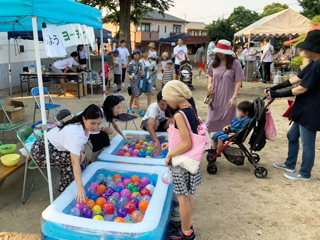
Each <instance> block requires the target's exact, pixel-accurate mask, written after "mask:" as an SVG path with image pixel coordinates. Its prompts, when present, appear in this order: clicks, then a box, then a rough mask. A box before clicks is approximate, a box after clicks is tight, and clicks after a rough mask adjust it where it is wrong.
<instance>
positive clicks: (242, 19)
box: [228, 6, 260, 31]
mask: <svg viewBox="0 0 320 240" xmlns="http://www.w3.org/2000/svg"><path fill="white" fill-rule="evenodd" d="M259 18H260V17H259V14H258V13H257V12H255V11H251V10H249V9H246V8H245V7H243V6H239V7H237V8H235V9H234V10H233V13H231V15H230V16H229V18H228V19H229V21H230V23H231V24H232V25H233V27H234V28H236V30H238V31H239V30H241V29H243V28H245V27H247V26H249V25H250V24H252V23H254V22H256V21H258V20H259Z"/></svg>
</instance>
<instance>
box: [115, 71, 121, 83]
mask: <svg viewBox="0 0 320 240" xmlns="http://www.w3.org/2000/svg"><path fill="white" fill-rule="evenodd" d="M114 83H115V84H117V85H121V74H114Z"/></svg>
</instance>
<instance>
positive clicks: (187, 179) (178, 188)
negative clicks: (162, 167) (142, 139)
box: [162, 80, 202, 240]
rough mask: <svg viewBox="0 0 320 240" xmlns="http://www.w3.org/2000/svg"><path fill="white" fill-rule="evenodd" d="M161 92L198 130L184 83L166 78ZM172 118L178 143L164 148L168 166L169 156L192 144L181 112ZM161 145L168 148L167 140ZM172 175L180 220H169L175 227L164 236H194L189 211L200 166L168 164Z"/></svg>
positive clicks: (198, 179) (186, 148)
mask: <svg viewBox="0 0 320 240" xmlns="http://www.w3.org/2000/svg"><path fill="white" fill-rule="evenodd" d="M162 96H163V99H164V100H166V101H167V104H168V105H169V106H170V107H171V108H172V109H177V110H180V111H182V112H183V113H184V114H185V115H186V117H187V119H188V122H189V124H190V127H191V130H192V132H193V133H195V134H198V116H197V112H196V109H195V108H194V107H193V106H192V105H191V104H190V103H189V102H188V99H191V97H192V94H191V91H190V89H189V88H188V87H187V85H185V84H184V83H182V82H181V81H177V80H173V81H170V82H168V83H167V84H166V85H165V86H164V88H163V90H162ZM174 120H175V122H176V125H177V128H178V129H179V132H180V135H181V139H182V143H181V144H180V145H179V146H178V147H176V148H175V149H173V150H170V151H169V152H168V154H167V157H166V160H165V162H166V165H167V166H169V167H172V162H171V161H172V157H174V156H177V155H181V154H183V153H185V152H186V151H188V150H189V149H190V148H191V147H192V142H191V138H190V134H189V131H188V128H187V124H186V122H185V119H184V116H183V115H182V114H181V113H180V112H178V111H176V114H175V115H174ZM165 149H168V143H166V144H163V147H162V150H165ZM172 175H173V192H174V194H175V195H176V196H177V199H178V201H179V206H180V218H181V222H175V223H173V222H171V223H170V226H169V227H170V228H171V229H175V230H174V231H173V232H172V233H171V234H169V235H168V236H167V239H172V240H178V239H188V240H189V239H190V240H192V239H196V237H195V234H194V231H193V227H192V225H191V224H190V222H191V215H192V211H193V196H195V194H196V188H197V187H198V186H199V185H201V183H202V179H201V174H200V168H199V169H198V171H197V173H195V174H192V173H190V172H189V171H187V170H186V169H184V168H181V167H179V166H178V167H172Z"/></svg>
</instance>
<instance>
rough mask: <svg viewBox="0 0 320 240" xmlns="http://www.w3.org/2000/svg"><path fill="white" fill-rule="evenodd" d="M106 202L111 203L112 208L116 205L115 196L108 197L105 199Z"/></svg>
mask: <svg viewBox="0 0 320 240" xmlns="http://www.w3.org/2000/svg"><path fill="white" fill-rule="evenodd" d="M107 201H108V202H111V203H112V204H113V206H114V207H116V206H117V205H118V199H117V198H116V197H115V196H110V197H108V199H107Z"/></svg>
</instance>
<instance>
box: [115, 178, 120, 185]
mask: <svg viewBox="0 0 320 240" xmlns="http://www.w3.org/2000/svg"><path fill="white" fill-rule="evenodd" d="M113 182H114V183H115V184H117V185H118V184H119V183H122V179H121V178H116V179H114V180H113Z"/></svg>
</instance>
